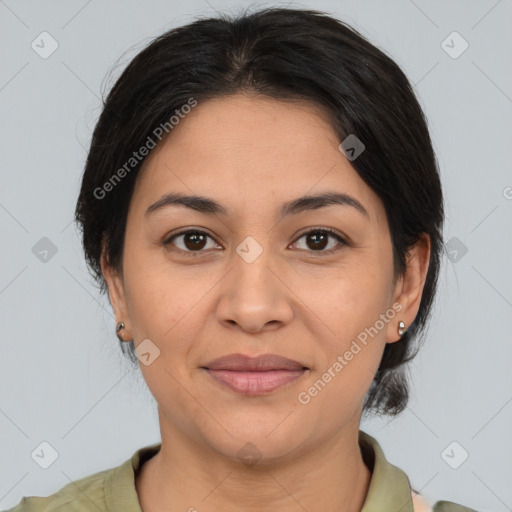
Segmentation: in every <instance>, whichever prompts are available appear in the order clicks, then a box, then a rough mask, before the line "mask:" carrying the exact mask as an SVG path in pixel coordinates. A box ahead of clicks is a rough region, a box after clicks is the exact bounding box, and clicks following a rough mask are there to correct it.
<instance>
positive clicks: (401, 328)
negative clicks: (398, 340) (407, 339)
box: [398, 320, 407, 336]
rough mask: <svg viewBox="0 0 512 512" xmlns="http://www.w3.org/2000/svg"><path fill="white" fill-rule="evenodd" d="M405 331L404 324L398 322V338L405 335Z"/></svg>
mask: <svg viewBox="0 0 512 512" xmlns="http://www.w3.org/2000/svg"><path fill="white" fill-rule="evenodd" d="M406 330H407V329H406V328H405V324H404V322H402V320H400V322H398V334H399V336H403V335H404V334H405V331H406Z"/></svg>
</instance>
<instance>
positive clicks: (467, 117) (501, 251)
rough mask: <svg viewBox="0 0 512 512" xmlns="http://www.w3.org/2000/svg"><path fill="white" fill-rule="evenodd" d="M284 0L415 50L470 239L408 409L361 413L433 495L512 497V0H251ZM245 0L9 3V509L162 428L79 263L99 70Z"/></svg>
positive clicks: (0, 298) (5, 493)
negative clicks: (46, 449)
mask: <svg viewBox="0 0 512 512" xmlns="http://www.w3.org/2000/svg"><path fill="white" fill-rule="evenodd" d="M278 4H280V5H292V6H296V7H311V8H316V9H320V10H326V11H329V12H331V13H333V14H335V15H336V16H338V17H340V18H341V19H343V20H345V21H347V22H349V23H351V24H352V25H353V26H354V27H355V28H357V29H358V30H359V31H361V32H362V33H363V34H364V35H365V36H367V37H369V38H370V40H371V41H372V42H373V43H374V44H376V45H378V46H379V47H381V48H382V49H384V50H385V51H386V52H387V53H388V54H389V55H390V56H391V57H392V58H394V59H395V60H396V62H397V63H398V64H399V65H400V66H401V67H402V68H403V70H404V71H405V73H406V74H407V76H408V77H409V78H410V80H411V81H412V82H413V83H414V84H415V87H416V90H417V93H418V95H419V97H420V101H421V103H422V105H423V107H424V109H425V112H426V114H427V117H428V119H429V124H430V129H431V133H432V137H433V141H434V144H435V149H436V151H437V155H438V158H439V163H440V167H441V173H442V181H443V186H444V192H445V196H446V214H447V219H446V229H445V239H446V241H450V242H449V243H448V247H447V249H449V250H450V251H453V248H456V247H457V246H456V245H454V244H455V243H456V242H454V241H453V238H454V237H456V238H457V239H459V240H460V243H459V246H461V245H460V244H464V246H465V247H467V253H466V254H463V253H462V252H461V251H460V249H456V250H458V255H457V256H456V257H455V253H453V252H452V254H451V255H449V253H448V251H447V253H446V257H445V263H444V266H443V269H442V274H441V279H440V290H439V297H438V302H437V308H436V313H435V316H434V318H433V322H432V325H431V327H430V331H429V339H428V342H427V344H426V345H425V347H424V350H423V352H421V353H420V356H419V357H418V359H417V360H416V361H415V362H414V364H412V365H411V374H412V375H413V377H414V385H413V387H412V394H413V396H412V399H411V401H410V404H409V407H408V408H407V410H406V411H405V412H404V413H403V414H402V415H401V416H400V417H399V418H397V419H395V420H393V421H390V420H389V419H381V420H372V421H366V422H363V424H362V429H363V430H365V431H367V432H369V433H370V434H372V435H374V436H375V437H376V438H377V439H378V440H379V442H380V443H381V445H382V446H383V448H384V451H385V453H386V455H387V457H388V460H390V461H391V462H392V463H393V464H395V465H397V466H399V467H401V468H402V469H403V470H404V471H406V473H407V474H408V475H409V478H410V480H411V483H412V485H413V487H415V488H416V489H419V490H421V492H422V493H423V494H424V495H425V496H426V497H427V498H428V499H430V500H431V501H432V502H433V501H436V500H440V499H447V500H452V501H456V502H460V503H462V504H464V505H467V506H471V507H472V508H475V509H477V510H479V511H483V510H485V511H490V510H493V511H498V512H500V511H505V510H511V509H512V485H511V482H512V470H511V460H512V438H511V435H510V432H511V431H512V429H511V426H512V376H511V372H510V364H511V361H512V343H511V341H512V340H511V335H510V332H511V328H512V279H511V270H510V262H511V261H512V237H511V234H512V233H511V231H512V230H511V226H512V222H511V221H512V172H511V164H510V147H511V141H512V139H511V132H512V123H511V113H512V83H511V79H512V69H511V66H510V64H511V58H510V56H511V55H512V31H511V30H510V26H511V23H512V1H511V0H500V1H496V0H481V1H467V0H465V1H462V0H460V1H450V2H447V1H441V0H437V1H425V0H422V1H420V0H415V1H412V0H397V1H386V2H384V1H380V2H379V1H376V0H375V1H373V0H372V1H370V0H364V1H339V2H335V1H315V2H313V1H310V2H302V3H293V4H292V3H290V2H273V3H263V2H260V3H258V4H254V3H253V4H252V5H257V6H269V5H278ZM248 5H250V3H249V2H243V1H233V2H228V1H224V0H210V2H206V1H205V0H189V1H188V2H186V3H181V2H178V1H167V2H165V1H156V0H153V1H146V2H142V1H135V0H129V1H128V0H123V1H120V0H117V1H114V0H109V1H105V0H103V1H99V0H92V1H91V0H90V1H86V0H73V1H69V0H68V1H63V0H62V1H31V2H29V1H23V0H22V1H14V0H4V1H0V34H1V36H0V37H1V45H0V47H1V49H2V65H1V67H0V108H1V121H2V122H1V137H0V144H1V151H0V173H1V175H0V176H1V181H0V183H1V187H0V232H1V234H2V245H1V251H0V258H1V260H0V261H1V266H0V314H1V326H2V340H1V347H2V352H1V353H2V357H0V390H1V396H0V432H1V437H0V507H1V508H4V509H5V508H10V507H12V506H14V505H15V504H16V503H18V502H19V500H20V499H21V497H22V496H28V495H48V494H51V493H53V492H55V491H57V490H58V489H60V488H61V487H62V486H64V485H66V484H67V483H69V482H70V481H71V480H75V479H77V478H80V477H83V476H86V475H89V474H92V473H93V472H96V471H100V470H103V469H107V468H110V467H113V466H116V465H118V464H120V463H121V462H123V461H124V460H126V459H127V458H128V457H130V456H131V455H132V453H133V452H134V451H135V450H136V449H138V448H140V447H142V446H145V445H147V444H150V443H154V442H158V441H159V440H160V436H159V429H158V423H157V414H156V408H155V404H154V401H153V399H152V397H151V395H150V394H149V392H148V391H147V389H146V388H145V384H144V382H143V380H142V378H141V377H140V376H138V374H137V373H135V374H133V373H132V372H130V369H129V364H128V362H127V361H125V360H124V358H123V356H122V354H121V353H120V351H119V348H118V342H117V338H116V337H115V334H114V318H113V316H112V312H111V310H110V307H109V304H108V301H107V299H106V298H101V297H100V296H99V293H98V292H97V290H96V288H95V287H94V286H93V284H92V279H91V278H90V277H89V275H88V274H87V272H86V268H85V264H84V260H83V256H82V252H81V247H80V243H79V239H78V235H77V232H76V230H75V226H74V224H73V223H72V218H73V209H74V206H75V201H76V198H77V194H78V189H79V182H80V177H81V173H82V169H83V165H84V162H85V157H86V150H87V147H88V144H89V142H90V136H91V132H92V129H93V127H94V124H95V121H96V119H97V117H98V115H99V112H100V107H101V103H100V95H101V90H102V89H101V87H102V83H103V85H104V86H107V87H108V86H109V85H111V83H112V80H111V81H110V82H104V79H105V77H106V76H107V74H108V72H109V71H110V70H111V69H112V68H113V66H114V64H115V62H116V60H117V59H118V58H119V57H120V56H121V55H123V53H124V52H126V54H125V56H124V58H123V59H122V61H121V67H120V68H119V69H117V71H116V72H114V78H115V77H117V76H118V74H119V72H120V70H121V69H122V68H124V66H125V65H126V64H127V63H128V61H129V59H130V58H131V57H133V56H134V55H135V53H136V52H137V51H138V50H140V49H141V48H142V46H143V45H144V44H146V43H147V42H148V41H149V39H150V38H152V37H155V36H157V35H159V34H160V33H161V32H163V31H164V30H167V29H169V28H171V27H174V26H177V25H181V24H184V23H186V22H189V21H191V20H192V19H193V16H197V15H204V14H214V13H215V9H217V10H222V11H226V10H227V11H228V12H233V11H236V8H237V7H238V6H248ZM43 31H47V32H49V33H50V34H51V36H52V37H53V38H54V39H55V40H56V41H57V42H58V45H59V47H58V49H57V50H56V51H55V52H54V53H53V54H52V55H51V56H50V57H48V58H47V59H43V58H41V57H40V56H39V55H38V54H37V53H36V52H35V51H34V50H33V49H32V48H31V43H32V41H33V40H35V39H36V38H37V37H38V36H39V34H40V33H41V32H43ZM453 31H457V32H459V33H460V35H461V36H462V37H463V38H464V39H465V40H466V41H467V42H468V44H469V47H468V49H467V50H466V51H465V52H464V53H462V54H461V55H460V56H459V57H458V58H452V57H451V56H450V55H449V54H448V53H447V52H446V51H445V49H444V48H443V45H442V42H443V41H444V40H445V39H446V38H447V36H448V35H449V34H451V33H452V32H453ZM36 41H37V40H36ZM448 41H450V39H449V40H448ZM446 44H449V45H451V46H454V49H452V51H456V50H457V49H458V48H461V46H460V41H455V42H454V43H446ZM47 48H48V46H47ZM507 187H508V188H507ZM42 237H48V238H49V239H50V240H51V241H52V242H53V243H54V244H55V246H56V247H57V253H56V254H55V255H54V256H53V257H51V258H49V260H48V261H47V262H46V263H44V262H42V261H40V260H39V259H38V258H37V257H36V256H35V255H34V254H33V252H32V247H33V246H34V245H35V244H36V243H37V242H38V241H39V240H40V239H41V238H42ZM449 256H450V257H449ZM42 441H47V442H49V443H50V444H51V445H52V446H54V447H55V449H56V450H57V451H58V453H59V458H58V459H57V461H56V462H55V463H54V464H53V465H51V466H50V467H49V468H48V469H46V470H44V469H41V468H40V467H39V466H38V465H37V464H36V463H35V462H34V461H33V460H32V458H31V456H30V454H31V453H32V452H33V450H34V449H35V448H36V447H37V446H38V445H39V444H40V443H41V442H42ZM452 441H456V442H457V443H459V444H460V445H461V446H462V447H463V448H464V449H465V450H467V452H468V453H469V458H468V459H467V460H466V461H465V462H464V463H463V464H462V465H461V466H460V467H459V468H458V469H452V468H451V467H450V466H449V465H448V464H447V463H446V462H445V460H444V459H443V458H442V456H441V454H442V453H443V451H444V450H445V448H446V447H447V446H448V445H449V444H450V443H452ZM454 457H455V458H457V457H460V454H459V452H457V451H455V452H454Z"/></svg>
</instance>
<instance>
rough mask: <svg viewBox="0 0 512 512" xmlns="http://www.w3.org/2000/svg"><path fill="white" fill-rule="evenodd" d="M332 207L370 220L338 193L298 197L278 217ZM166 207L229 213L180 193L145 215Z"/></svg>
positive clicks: (359, 206) (205, 199) (211, 202)
mask: <svg viewBox="0 0 512 512" xmlns="http://www.w3.org/2000/svg"><path fill="white" fill-rule="evenodd" d="M332 205H340V206H349V207H351V208H354V209H355V210H357V211H358V212H359V213H361V214H362V215H364V216H365V217H367V218H368V219H370V215H369V214H368V212H367V210H366V209H365V207H364V206H363V205H362V204H361V203H360V202H359V201H358V200H357V199H356V198H355V197H352V196H350V195H348V194H342V193H339V192H325V193H322V194H314V195H306V196H302V197H298V198H297V199H293V200H291V201H288V202H286V203H284V204H283V205H282V206H281V208H280V210H279V214H278V215H279V218H281V219H282V218H283V217H286V216H289V215H296V214H298V213H302V212H304V211H308V210H318V209H319V208H325V207H327V206H332ZM167 206H184V207H186V208H190V209H192V210H195V211H198V212H200V213H205V214H207V215H222V216H228V215H229V211H228V210H227V209H226V208H225V207H224V206H222V205H221V204H219V203H218V202H217V201H214V200H213V199H211V198H209V197H205V196H196V195H186V194H181V193H169V194H164V195H163V196H162V197H161V198H160V199H159V200H158V201H156V202H155V203H153V204H152V205H151V206H149V207H148V208H147V210H146V213H145V215H148V214H150V213H152V212H154V211H157V210H161V209H162V208H164V207H167Z"/></svg>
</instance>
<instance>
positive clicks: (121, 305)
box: [100, 243, 131, 334]
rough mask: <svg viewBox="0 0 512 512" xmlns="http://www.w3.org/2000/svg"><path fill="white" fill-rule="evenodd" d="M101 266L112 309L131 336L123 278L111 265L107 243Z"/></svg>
mask: <svg viewBox="0 0 512 512" xmlns="http://www.w3.org/2000/svg"><path fill="white" fill-rule="evenodd" d="M100 265H101V272H102V274H103V278H104V279H105V282H106V284H107V288H108V296H109V300H110V304H111V306H112V309H113V310H114V315H115V317H116V322H123V323H124V325H125V329H124V332H126V333H128V334H129V333H130V332H131V327H130V318H129V315H128V307H127V304H126V295H125V291H124V281H123V276H122V275H120V273H119V272H118V271H117V270H116V269H114V268H113V267H112V266H111V265H110V263H109V260H108V256H107V252H106V244H105V243H103V244H102V251H101V261H100Z"/></svg>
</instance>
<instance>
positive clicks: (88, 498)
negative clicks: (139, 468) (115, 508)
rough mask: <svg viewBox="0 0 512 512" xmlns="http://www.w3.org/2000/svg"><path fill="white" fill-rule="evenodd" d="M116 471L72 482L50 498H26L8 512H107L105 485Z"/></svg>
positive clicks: (104, 472) (100, 473)
mask: <svg viewBox="0 0 512 512" xmlns="http://www.w3.org/2000/svg"><path fill="white" fill-rule="evenodd" d="M114 470H115V468H113V469H107V470H104V471H99V472H97V473H94V474H92V475H89V476H86V477H84V478H80V479H78V480H75V481H73V482H70V483H69V484H67V485H65V486H64V487H62V488H61V489H59V490H58V491H57V492H55V493H54V494H51V495H50V496H25V497H24V498H22V499H21V501H20V502H19V503H18V504H17V505H16V506H15V507H14V508H11V509H9V510H7V511H6V512H64V511H66V512H83V511H89V510H91V511H95V512H98V511H100V512H103V511H106V510H107V508H106V504H105V490H104V489H105V485H104V484H105V480H106V478H108V476H109V475H110V474H111V473H112V472H113V471H114Z"/></svg>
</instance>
